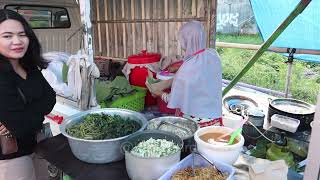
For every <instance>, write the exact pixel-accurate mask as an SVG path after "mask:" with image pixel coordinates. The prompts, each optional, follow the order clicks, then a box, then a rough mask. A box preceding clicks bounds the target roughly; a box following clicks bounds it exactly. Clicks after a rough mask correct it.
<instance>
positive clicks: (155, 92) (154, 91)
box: [146, 82, 163, 96]
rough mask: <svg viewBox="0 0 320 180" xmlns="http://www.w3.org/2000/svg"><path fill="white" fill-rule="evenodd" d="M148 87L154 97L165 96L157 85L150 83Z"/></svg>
mask: <svg viewBox="0 0 320 180" xmlns="http://www.w3.org/2000/svg"><path fill="white" fill-rule="evenodd" d="M146 86H147V88H148V89H149V91H150V93H151V94H152V95H153V96H161V95H162V94H163V91H162V90H161V89H159V87H158V86H157V83H155V84H149V83H148V82H146Z"/></svg>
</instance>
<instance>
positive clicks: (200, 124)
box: [175, 109, 224, 128]
mask: <svg viewBox="0 0 320 180" xmlns="http://www.w3.org/2000/svg"><path fill="white" fill-rule="evenodd" d="M175 116H178V117H183V112H181V111H180V109H176V113H175ZM191 117H192V118H194V117H193V116H191ZM216 123H219V124H220V126H224V125H223V121H222V117H219V118H215V119H212V120H210V121H206V122H198V124H199V126H200V128H202V127H207V126H212V125H215V124H216Z"/></svg>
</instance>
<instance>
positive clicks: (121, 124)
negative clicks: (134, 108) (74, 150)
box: [66, 113, 140, 140]
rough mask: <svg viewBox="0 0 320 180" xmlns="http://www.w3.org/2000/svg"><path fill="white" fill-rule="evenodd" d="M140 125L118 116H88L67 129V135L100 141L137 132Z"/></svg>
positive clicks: (97, 114)
mask: <svg viewBox="0 0 320 180" xmlns="http://www.w3.org/2000/svg"><path fill="white" fill-rule="evenodd" d="M139 128H140V124H139V123H138V122H136V121H134V120H130V119H124V118H123V117H121V116H119V115H113V116H111V115H107V114H103V113H101V114H99V113H96V114H89V115H87V116H85V117H84V120H83V121H82V122H81V123H78V124H75V125H73V126H71V127H70V128H67V130H66V131H67V133H68V134H69V135H71V136H73V137H76V138H81V139H88V140H101V139H113V138H118V137H123V136H126V135H129V134H132V133H133V132H136V131H138V130H139Z"/></svg>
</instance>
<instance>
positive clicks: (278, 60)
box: [217, 34, 320, 104]
mask: <svg viewBox="0 0 320 180" xmlns="http://www.w3.org/2000/svg"><path fill="white" fill-rule="evenodd" d="M218 39H219V40H220V41H224V42H237V43H250V42H251V43H255V44H259V43H261V42H262V41H261V42H260V40H261V39H259V38H258V37H256V36H250V35H246V36H242V35H241V36H235V35H221V34H218V36H217V40H218ZM217 51H218V53H219V55H220V57H221V59H222V67H223V78H224V79H228V80H232V79H233V78H234V77H235V76H236V75H237V74H238V73H239V72H240V71H241V70H242V68H243V67H244V66H245V65H246V63H247V62H248V61H249V60H250V59H251V57H252V56H253V55H254V53H255V52H256V51H251V50H244V49H232V48H218V49H217ZM286 60H287V58H286V57H284V56H282V55H280V54H277V53H273V52H265V53H264V54H263V55H262V56H261V57H260V59H259V60H258V61H257V62H256V63H255V64H254V66H253V67H252V68H251V69H250V70H249V71H248V72H247V73H246V75H245V76H244V77H243V78H242V79H241V80H240V81H241V82H244V83H247V84H251V85H255V86H259V87H264V88H269V89H273V90H276V91H282V92H284V90H285V83H286V76H287V70H288V66H287V64H286V63H285V62H286ZM306 72H312V74H313V75H312V76H308V75H306V74H307V73H306ZM319 91H320V64H315V63H306V62H303V61H300V60H295V61H294V64H293V71H292V77H291V87H290V93H291V95H292V97H293V98H295V99H299V100H303V101H306V102H309V103H312V104H315V103H316V97H317V95H318V93H319Z"/></svg>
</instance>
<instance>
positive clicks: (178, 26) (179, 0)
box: [176, 0, 182, 55]
mask: <svg viewBox="0 0 320 180" xmlns="http://www.w3.org/2000/svg"><path fill="white" fill-rule="evenodd" d="M181 14H182V11H181V0H178V1H177V17H178V19H180V18H181ZM180 27H181V22H177V29H176V32H178V31H179V29H180ZM176 34H178V33H176ZM177 39H178V38H177ZM177 43H178V44H177V50H178V54H179V55H181V45H180V42H179V40H177Z"/></svg>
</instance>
